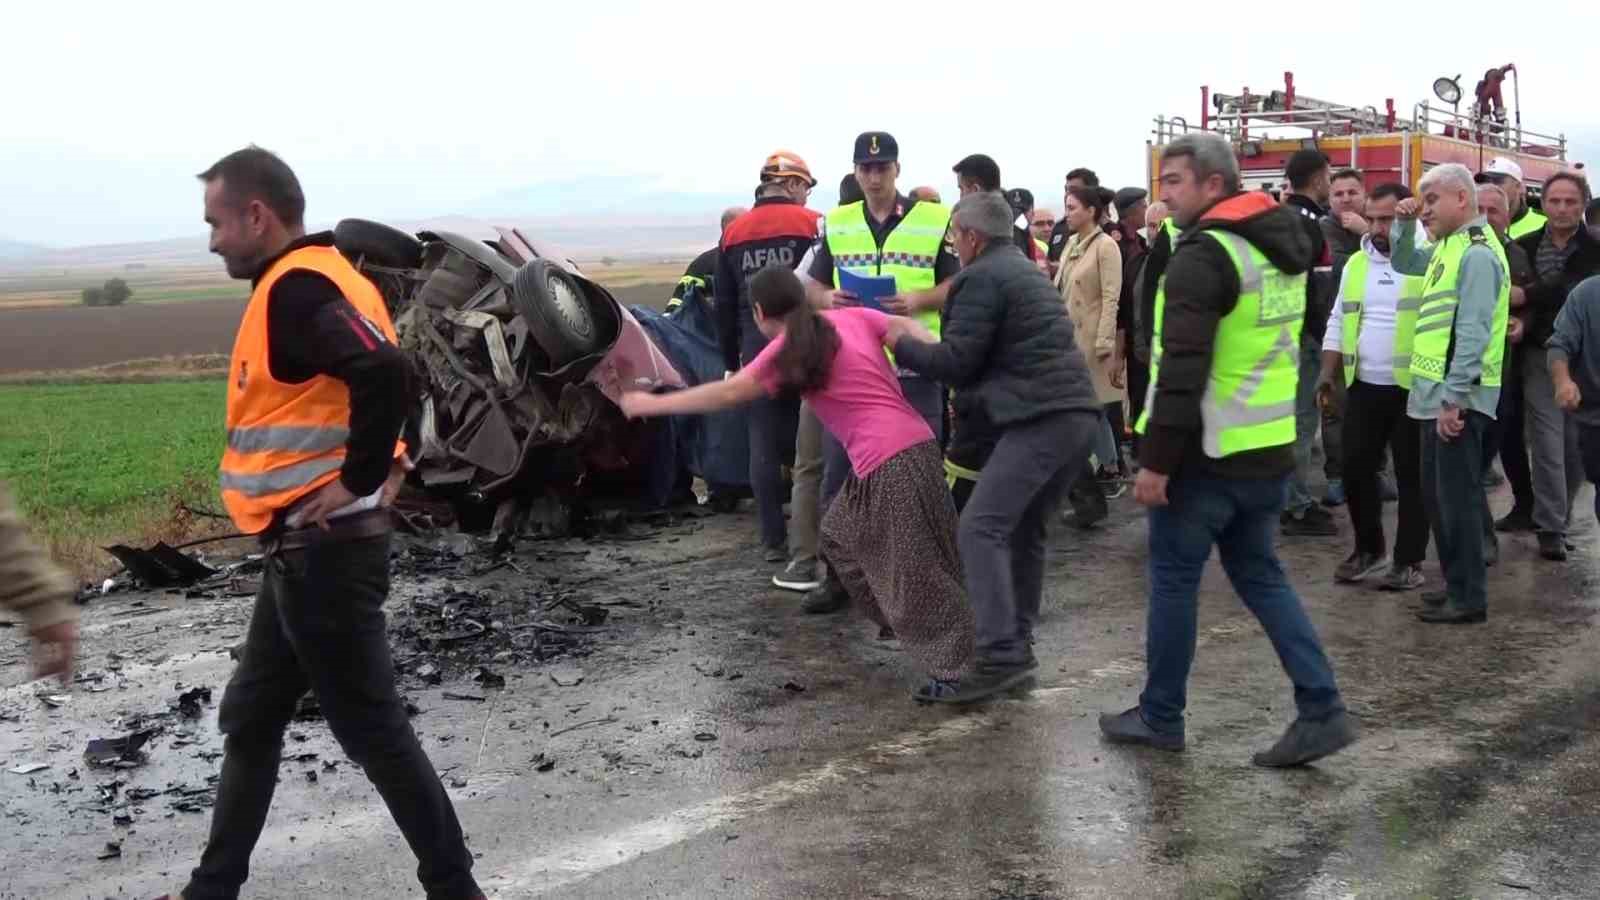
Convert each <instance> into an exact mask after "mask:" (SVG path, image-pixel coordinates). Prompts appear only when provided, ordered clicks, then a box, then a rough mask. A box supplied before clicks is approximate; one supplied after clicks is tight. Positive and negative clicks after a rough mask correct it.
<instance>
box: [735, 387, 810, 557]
mask: <svg viewBox="0 0 1600 900" xmlns="http://www.w3.org/2000/svg"><path fill="white" fill-rule="evenodd" d="M747 413H748V415H747V418H746V421H747V422H748V423H749V434H750V491H751V493H753V494H755V497H756V515H757V516H758V517H759V518H760V520H761V544H762V546H764V547H776V548H778V549H780V550H786V549H787V548H788V546H789V533H788V529H787V528H786V527H785V525H784V521H783V501H785V500H787V499H788V495H787V493H786V492H785V491H784V489H783V464H784V461H785V460H786V459H789V458H792V457H793V455H794V440H795V432H796V430H797V429H798V427H799V423H800V400H799V398H798V397H792V396H780V397H775V398H774V397H762V398H760V399H758V400H756V401H755V402H754V403H751V404H750V406H749V407H748V408H747Z"/></svg>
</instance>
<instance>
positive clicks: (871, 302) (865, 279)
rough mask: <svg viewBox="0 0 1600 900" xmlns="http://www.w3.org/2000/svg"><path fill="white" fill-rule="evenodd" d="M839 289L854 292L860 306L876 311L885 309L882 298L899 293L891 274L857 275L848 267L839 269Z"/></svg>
mask: <svg viewBox="0 0 1600 900" xmlns="http://www.w3.org/2000/svg"><path fill="white" fill-rule="evenodd" d="M839 290H841V291H849V292H850V293H852V294H855V295H856V299H857V301H858V302H859V303H860V304H861V305H862V306H864V307H866V308H867V309H875V310H877V311H878V312H884V311H885V310H884V308H883V300H884V298H886V297H893V296H894V295H895V294H897V293H899V289H898V288H896V287H895V283H894V276H893V275H857V274H856V273H854V272H851V271H849V270H848V269H840V270H839Z"/></svg>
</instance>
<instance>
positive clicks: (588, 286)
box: [334, 219, 700, 533]
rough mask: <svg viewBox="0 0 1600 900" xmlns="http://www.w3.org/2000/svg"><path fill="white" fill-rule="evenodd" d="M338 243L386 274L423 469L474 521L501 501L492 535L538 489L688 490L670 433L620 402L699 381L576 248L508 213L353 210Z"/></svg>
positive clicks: (525, 507) (516, 519)
mask: <svg viewBox="0 0 1600 900" xmlns="http://www.w3.org/2000/svg"><path fill="white" fill-rule="evenodd" d="M334 242H335V245H336V246H337V247H338V248H339V250H340V251H341V252H342V253H344V255H345V256H346V257H347V258H349V259H350V260H351V261H352V262H353V263H354V264H355V266H356V267H357V268H358V269H360V270H361V271H362V272H363V273H365V274H366V275H367V276H368V277H369V278H371V279H372V280H373V281H374V282H375V283H376V284H377V285H378V288H379V290H380V291H381V292H382V294H383V296H384V299H385V301H386V303H387V304H388V307H389V310H390V314H391V315H392V317H393V319H394V324H395V330H396V333H397V335H398V338H399V342H400V346H401V349H403V350H405V351H407V352H408V353H409V354H410V355H411V357H412V359H413V361H414V363H415V365H416V368H417V370H418V372H419V374H420V376H421V380H422V382H423V387H422V393H421V403H420V407H421V413H420V421H419V423H418V429H419V432H420V434H419V435H418V438H419V441H420V457H419V459H418V464H417V472H416V476H415V477H416V479H417V480H418V481H420V484H421V485H422V486H423V487H424V488H425V489H427V491H428V492H429V493H430V494H434V495H437V496H445V497H450V498H452V499H453V500H454V501H455V503H456V511H457V513H458V514H459V516H460V519H461V522H462V524H463V525H464V526H467V527H481V526H482V525H485V524H488V523H487V522H484V521H481V520H482V519H483V518H484V516H485V514H486V513H487V512H492V514H493V517H494V518H493V527H494V529H495V530H496V531H497V532H501V533H504V532H506V531H508V530H511V531H517V530H522V529H523V528H524V526H525V525H526V518H527V515H528V513H529V510H530V509H532V508H533V507H534V506H535V505H536V504H538V503H540V501H541V500H550V499H553V500H555V501H556V504H557V505H565V504H566V503H569V502H571V501H572V500H573V499H574V498H576V497H578V496H579V495H580V493H582V494H588V493H592V492H594V491H597V490H603V489H605V488H607V487H610V488H612V489H614V491H615V492H616V493H618V494H620V495H625V496H644V497H649V498H653V499H654V500H655V501H656V502H657V503H663V502H666V501H667V500H668V499H670V498H672V497H674V496H675V495H680V494H681V493H682V492H683V491H684V490H686V489H687V484H688V477H687V476H688V475H689V474H691V473H689V472H688V471H687V470H686V469H685V467H684V466H683V465H680V464H679V463H678V459H679V458H680V457H681V458H683V459H684V460H685V461H687V460H688V459H689V456H688V455H684V454H677V455H674V454H667V456H670V457H672V458H673V463H672V464H671V465H670V466H660V465H652V464H651V462H652V460H655V459H657V458H660V457H662V453H661V452H660V451H661V449H662V442H663V441H671V440H672V439H673V438H672V437H671V436H670V434H669V433H667V431H666V430H664V429H663V428H661V427H659V426H657V425H655V424H653V423H640V422H629V421H628V420H627V419H626V418H625V417H624V416H623V415H622V413H621V411H620V409H619V408H618V407H617V401H618V399H619V398H620V397H621V395H622V392H623V391H624V390H664V389H671V388H679V387H683V386H685V385H686V384H689V383H693V380H694V379H693V378H691V379H688V380H686V379H685V377H684V375H683V374H682V373H680V371H679V369H678V367H677V366H675V365H674V364H673V361H672V360H671V358H670V357H669V355H668V354H667V353H665V352H663V350H662V349H661V348H660V347H659V346H658V345H657V343H656V342H655V341H654V340H652V339H651V337H650V334H649V332H647V331H646V329H645V328H643V327H641V325H640V324H639V321H638V319H637V318H636V317H635V316H634V315H633V314H632V313H630V312H629V310H627V309H625V308H624V307H623V306H622V305H621V304H619V303H618V302H617V300H616V299H615V298H614V297H613V296H612V295H611V293H610V292H609V291H607V290H606V289H605V287H603V286H602V285H600V284H599V283H598V282H595V281H593V280H592V279H590V278H588V277H586V276H585V275H584V273H583V271H582V270H581V269H580V268H579V266H578V265H577V263H576V262H575V261H574V260H572V259H571V258H569V257H567V256H565V255H564V254H562V253H560V252H559V251H556V250H554V249H553V248H551V247H549V246H548V245H544V244H541V243H539V242H536V241H534V240H532V239H530V238H529V237H528V236H526V235H525V234H523V233H522V231H520V230H519V229H517V228H511V227H498V226H497V227H485V228H483V229H482V233H481V234H477V235H473V236H468V235H464V234H460V233H456V232H449V231H423V232H419V233H417V234H415V235H412V234H407V233H405V232H403V231H400V230H398V229H395V228H391V227H389V226H387V225H383V224H381V223H378V222H372V221H367V220H362V219H346V220H344V221H341V222H340V223H339V224H338V225H337V226H336V228H335V229H334ZM641 312H643V311H641ZM652 324H653V325H654V324H655V323H652ZM692 474H694V475H698V474H700V473H699V472H693V473H692ZM474 518H476V519H479V520H480V521H477V522H473V521H470V520H472V519H474Z"/></svg>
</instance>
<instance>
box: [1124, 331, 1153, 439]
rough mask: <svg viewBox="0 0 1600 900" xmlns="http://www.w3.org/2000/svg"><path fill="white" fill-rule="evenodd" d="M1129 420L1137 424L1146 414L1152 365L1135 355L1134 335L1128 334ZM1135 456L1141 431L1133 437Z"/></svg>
mask: <svg viewBox="0 0 1600 900" xmlns="http://www.w3.org/2000/svg"><path fill="white" fill-rule="evenodd" d="M1127 358H1128V421H1129V422H1132V423H1134V424H1137V423H1138V421H1139V416H1141V415H1143V414H1144V395H1145V392H1146V391H1148V390H1150V365H1149V364H1148V363H1142V362H1139V360H1138V359H1137V358H1136V357H1135V356H1134V355H1133V336H1132V335H1129V336H1128V349H1127ZM1131 440H1132V442H1133V458H1134V459H1138V458H1139V433H1138V432H1137V431H1135V432H1134V433H1133V437H1132V439H1131Z"/></svg>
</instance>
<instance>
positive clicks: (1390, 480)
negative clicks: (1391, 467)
mask: <svg viewBox="0 0 1600 900" xmlns="http://www.w3.org/2000/svg"><path fill="white" fill-rule="evenodd" d="M1378 496H1379V497H1380V498H1381V499H1382V500H1383V502H1385V503H1394V502H1395V501H1397V500H1399V499H1400V486H1399V485H1397V484H1395V483H1394V473H1393V472H1389V471H1383V472H1379V473H1378Z"/></svg>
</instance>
